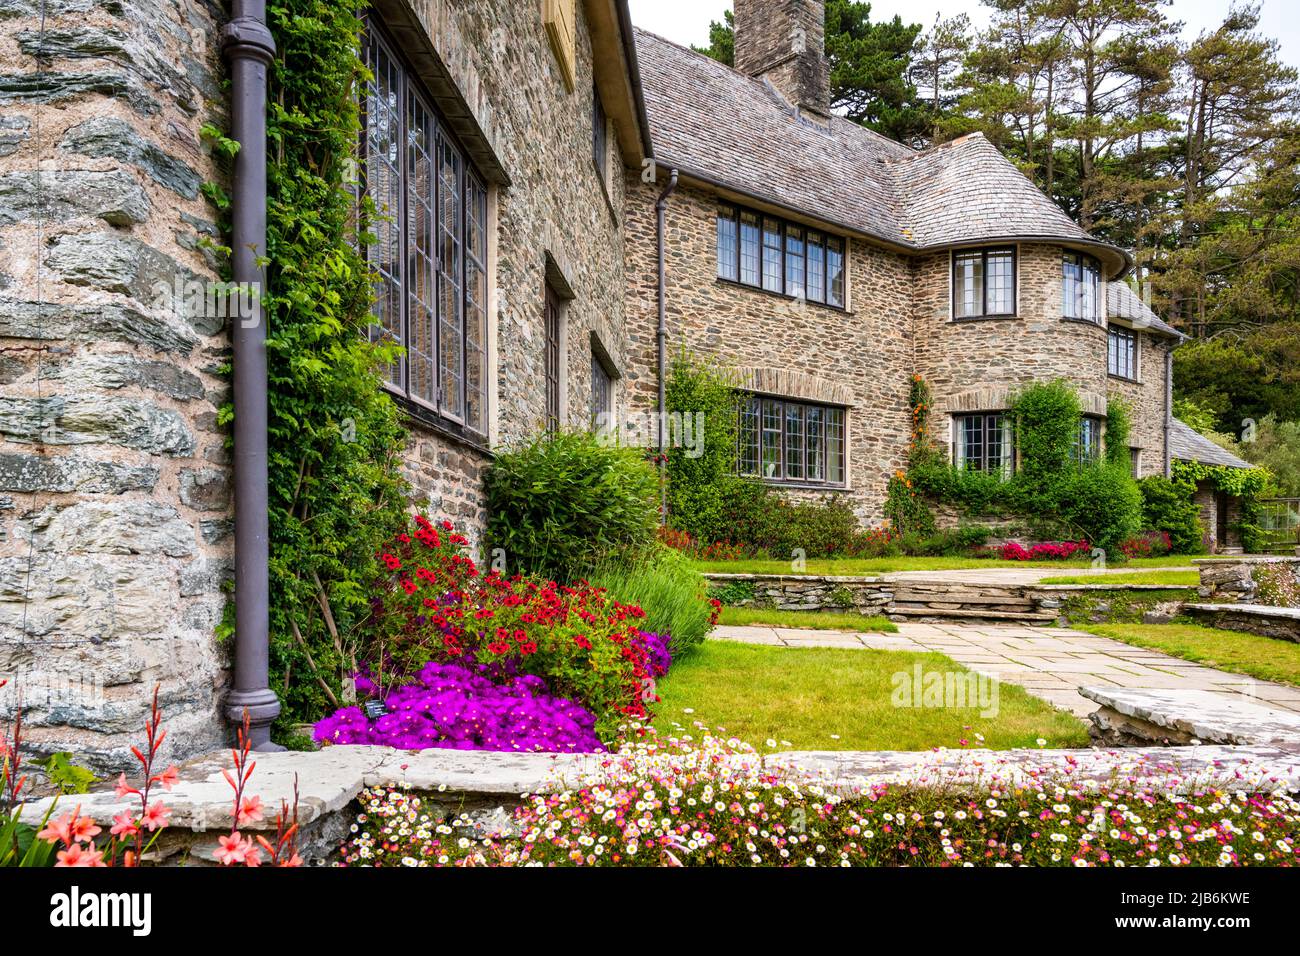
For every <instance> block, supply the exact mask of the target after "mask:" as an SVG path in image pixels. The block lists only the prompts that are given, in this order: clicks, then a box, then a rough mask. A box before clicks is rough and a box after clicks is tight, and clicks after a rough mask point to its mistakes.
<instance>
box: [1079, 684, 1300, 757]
mask: <svg viewBox="0 0 1300 956" xmlns="http://www.w3.org/2000/svg"><path fill="white" fill-rule="evenodd" d="M1079 693H1080V694H1082V695H1083V696H1084V697H1087V698H1089V699H1090V700H1095V701H1096V702H1097V703H1099V704H1100V705H1101V708H1100V709H1099V710H1098V711H1097V713H1095V714H1093V716H1092V720H1093V724H1094V725H1095V727H1096V728H1097V731H1098V732H1099V735H1100V736H1101V737H1102V738H1103V739H1104V740H1106V741H1107V742H1108V743H1111V744H1118V743H1126V742H1131V741H1134V740H1136V741H1138V742H1139V743H1173V744H1190V743H1193V742H1198V743H1207V744H1245V745H1253V746H1285V747H1296V746H1300V715H1297V714H1293V713H1291V712H1289V711H1283V710H1277V709H1274V708H1271V707H1263V706H1261V705H1259V704H1254V703H1251V702H1250V701H1248V700H1247V699H1246V698H1244V697H1242V696H1240V695H1237V696H1228V695H1224V694H1216V693H1214V692H1212V691H1207V690H1152V689H1138V688H1126V687H1080V688H1079Z"/></svg>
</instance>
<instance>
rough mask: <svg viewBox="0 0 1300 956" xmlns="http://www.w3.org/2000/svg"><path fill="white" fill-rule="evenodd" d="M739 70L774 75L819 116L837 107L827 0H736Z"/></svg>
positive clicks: (774, 82) (786, 91)
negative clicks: (833, 103) (828, 50)
mask: <svg viewBox="0 0 1300 956" xmlns="http://www.w3.org/2000/svg"><path fill="white" fill-rule="evenodd" d="M733 11H734V13H735V22H736V37H735V40H736V69H738V70H740V71H741V72H742V73H748V74H749V75H750V76H754V77H758V78H759V79H764V80H768V81H769V82H770V83H771V84H772V85H773V86H774V87H776V88H777V90H778V91H779V92H780V93H781V95H782V96H784V97H785V98H786V99H787V100H789V101H790V102H791V103H792V104H793V105H795V106H797V107H798V108H799V109H800V111H801V112H804V113H808V114H811V115H812V117H813V118H815V119H823V120H824V119H827V118H829V116H830V112H831V82H830V72H831V71H830V61H829V60H827V59H826V4H825V3H824V2H823V0H735V3H734V5H733Z"/></svg>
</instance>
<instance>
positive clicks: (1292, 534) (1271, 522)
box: [1259, 498, 1300, 554]
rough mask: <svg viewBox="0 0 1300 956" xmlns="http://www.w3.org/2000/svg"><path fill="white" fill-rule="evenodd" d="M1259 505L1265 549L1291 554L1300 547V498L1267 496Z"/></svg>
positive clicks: (1260, 524)
mask: <svg viewBox="0 0 1300 956" xmlns="http://www.w3.org/2000/svg"><path fill="white" fill-rule="evenodd" d="M1259 505H1260V514H1259V526H1260V530H1261V532H1262V539H1263V549H1264V550H1265V551H1281V552H1286V553H1288V554H1290V553H1294V552H1295V551H1296V549H1297V548H1300V498H1265V499H1263V500H1262V501H1260V503H1259Z"/></svg>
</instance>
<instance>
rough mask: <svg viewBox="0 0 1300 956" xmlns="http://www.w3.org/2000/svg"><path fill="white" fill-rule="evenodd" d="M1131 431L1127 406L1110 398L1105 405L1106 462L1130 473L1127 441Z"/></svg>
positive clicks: (1130, 463)
mask: <svg viewBox="0 0 1300 956" xmlns="http://www.w3.org/2000/svg"><path fill="white" fill-rule="evenodd" d="M1132 431H1133V422H1132V416H1131V415H1130V413H1129V407H1128V404H1127V403H1125V402H1123V401H1121V400H1120V399H1118V398H1112V399H1110V401H1109V402H1107V405H1106V461H1107V462H1108V463H1109V464H1111V465H1114V466H1116V467H1117V468H1124V469H1127V470H1128V471H1130V473H1131V472H1132V467H1133V466H1132V459H1131V458H1130V455H1131V452H1130V451H1129V446H1128V439H1129V435H1130V434H1131V433H1132Z"/></svg>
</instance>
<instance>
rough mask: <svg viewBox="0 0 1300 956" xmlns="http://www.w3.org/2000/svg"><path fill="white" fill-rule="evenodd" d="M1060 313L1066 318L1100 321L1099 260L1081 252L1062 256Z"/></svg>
mask: <svg viewBox="0 0 1300 956" xmlns="http://www.w3.org/2000/svg"><path fill="white" fill-rule="evenodd" d="M1061 291H1062V295H1061V309H1062V314H1063V315H1064V316H1065V317H1066V318H1067V319H1078V320H1079V321H1081V322H1096V323H1097V324H1098V325H1100V324H1101V321H1102V317H1101V306H1102V299H1101V264H1100V263H1099V262H1097V260H1096V259H1094V258H1093V257H1092V256H1085V255H1084V254H1083V253H1081V252H1067V253H1066V254H1065V256H1064V258H1063V259H1062V290H1061Z"/></svg>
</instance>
